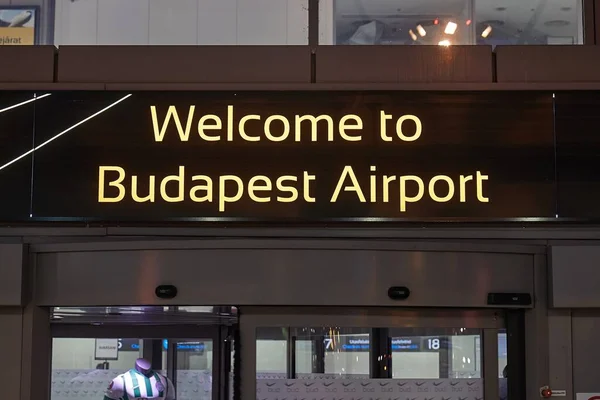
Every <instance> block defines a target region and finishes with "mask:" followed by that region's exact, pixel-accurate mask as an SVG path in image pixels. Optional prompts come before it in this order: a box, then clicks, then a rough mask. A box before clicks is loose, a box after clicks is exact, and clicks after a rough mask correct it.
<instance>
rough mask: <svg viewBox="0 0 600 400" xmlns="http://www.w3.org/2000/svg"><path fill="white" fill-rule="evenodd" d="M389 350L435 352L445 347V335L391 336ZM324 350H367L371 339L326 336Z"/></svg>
mask: <svg viewBox="0 0 600 400" xmlns="http://www.w3.org/2000/svg"><path fill="white" fill-rule="evenodd" d="M390 340H391V350H392V351H394V352H419V351H423V352H437V351H439V350H440V349H445V348H446V343H447V341H448V338H447V337H445V336H444V337H441V338H440V337H439V336H435V337H433V336H432V337H429V336H410V337H395V338H391V339H390ZM324 344H325V351H326V352H355V351H369V349H370V346H371V340H370V339H369V337H368V336H348V335H340V336H338V337H335V338H332V337H326V338H325V340H324Z"/></svg>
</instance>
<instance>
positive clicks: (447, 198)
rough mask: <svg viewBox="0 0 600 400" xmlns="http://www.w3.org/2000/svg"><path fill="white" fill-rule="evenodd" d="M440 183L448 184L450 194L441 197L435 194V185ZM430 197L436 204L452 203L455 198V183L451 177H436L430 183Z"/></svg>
mask: <svg viewBox="0 0 600 400" xmlns="http://www.w3.org/2000/svg"><path fill="white" fill-rule="evenodd" d="M439 181H444V182H446V183H447V184H448V194H447V195H446V196H443V197H440V196H438V195H437V193H436V192H435V184H436V183H438V182H439ZM429 196H431V199H432V200H433V201H435V202H436V203H446V202H448V201H450V200H451V199H452V197H453V196H454V182H453V181H452V179H451V178H450V177H449V176H446V175H437V176H434V177H433V178H432V179H431V180H430V181H429Z"/></svg>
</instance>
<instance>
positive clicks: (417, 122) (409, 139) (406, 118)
mask: <svg viewBox="0 0 600 400" xmlns="http://www.w3.org/2000/svg"><path fill="white" fill-rule="evenodd" d="M404 121H413V122H414V123H415V127H416V129H415V133H414V134H413V135H412V136H406V135H405V134H404V132H403V131H402V124H403V123H404ZM422 131H423V125H422V124H421V120H420V119H419V118H418V117H416V116H414V115H403V116H401V117H400V118H398V121H397V122H396V134H397V135H398V137H399V138H400V139H401V140H403V141H405V142H414V141H415V140H417V139H418V138H420V137H421V132H422Z"/></svg>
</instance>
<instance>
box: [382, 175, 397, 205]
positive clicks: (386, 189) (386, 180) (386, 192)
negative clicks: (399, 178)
mask: <svg viewBox="0 0 600 400" xmlns="http://www.w3.org/2000/svg"><path fill="white" fill-rule="evenodd" d="M395 180H396V177H395V176H392V175H384V176H383V202H384V203H388V202H389V201H390V183H391V182H394V181H395Z"/></svg>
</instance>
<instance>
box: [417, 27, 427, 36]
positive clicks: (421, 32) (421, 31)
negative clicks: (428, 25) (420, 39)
mask: <svg viewBox="0 0 600 400" xmlns="http://www.w3.org/2000/svg"><path fill="white" fill-rule="evenodd" d="M417 32H419V35H421V36H425V35H427V32H426V31H425V28H423V27H422V26H421V25H417Z"/></svg>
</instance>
